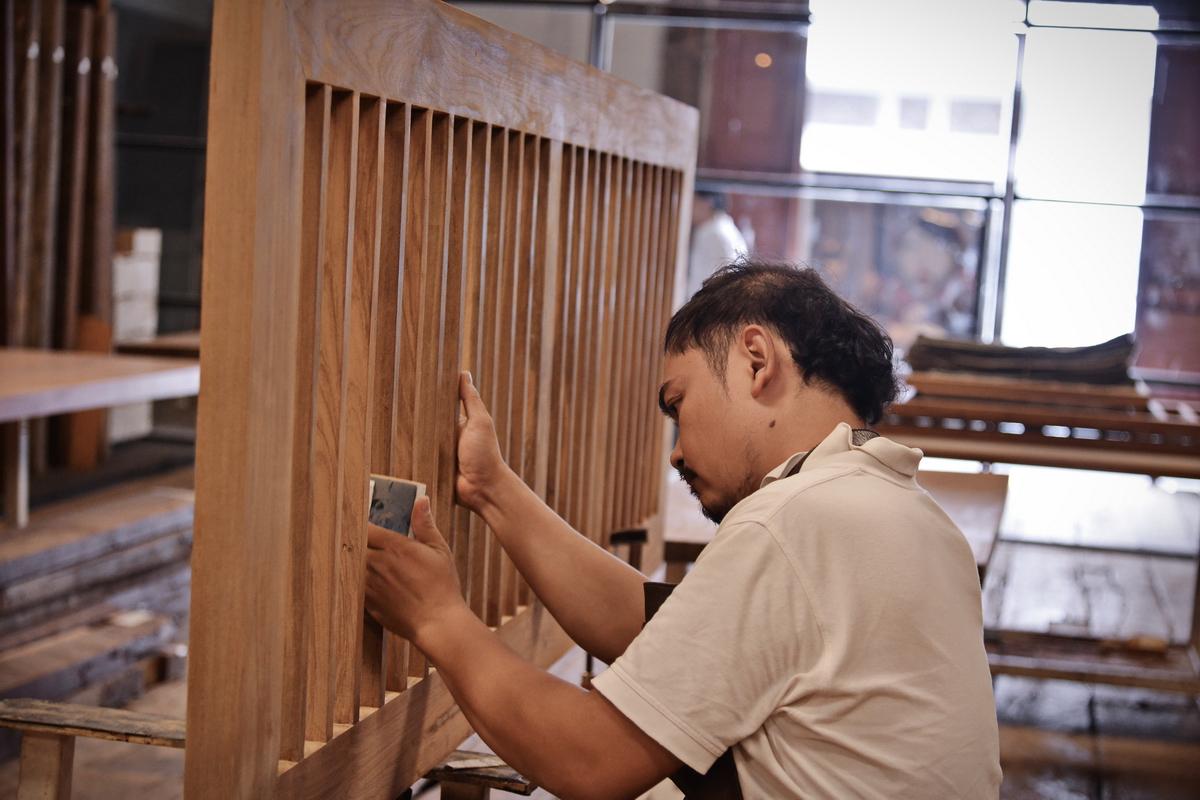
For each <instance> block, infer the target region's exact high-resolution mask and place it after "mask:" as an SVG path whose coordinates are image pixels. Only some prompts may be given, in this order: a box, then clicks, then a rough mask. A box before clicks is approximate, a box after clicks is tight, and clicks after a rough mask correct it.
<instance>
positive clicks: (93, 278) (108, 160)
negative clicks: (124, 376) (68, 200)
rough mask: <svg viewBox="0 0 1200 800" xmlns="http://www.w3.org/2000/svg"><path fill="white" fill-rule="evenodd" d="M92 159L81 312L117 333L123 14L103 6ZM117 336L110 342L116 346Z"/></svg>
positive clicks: (96, 43)
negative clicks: (119, 85) (119, 37)
mask: <svg viewBox="0 0 1200 800" xmlns="http://www.w3.org/2000/svg"><path fill="white" fill-rule="evenodd" d="M93 53H94V56H93V66H94V69H93V71H92V103H91V106H90V109H89V110H90V112H91V130H90V134H91V139H90V143H89V146H90V150H91V152H90V156H89V159H88V163H89V164H90V169H89V170H88V179H87V190H86V191H87V200H86V203H85V206H84V208H85V214H84V228H83V236H84V268H83V271H82V273H81V275H80V301H81V303H80V310H81V312H82V313H84V314H87V315H89V316H91V317H94V318H95V319H96V320H97V321H98V322H100V323H102V324H103V325H105V326H108V328H109V330H111V327H112V303H113V296H112V294H113V291H112V286H113V284H112V261H113V254H114V253H115V248H114V245H113V240H114V238H115V236H116V219H117V216H116V174H115V165H114V162H115V160H116V132H117V128H116V113H117V61H116V58H117V12H116V10H115V9H113V8H112V7H110V6H108V5H101V6H97V10H96V18H95V30H94V31H93ZM111 339H112V337H111V334H110V335H109V341H110V342H111Z"/></svg>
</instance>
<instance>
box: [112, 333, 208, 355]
mask: <svg viewBox="0 0 1200 800" xmlns="http://www.w3.org/2000/svg"><path fill="white" fill-rule="evenodd" d="M117 352H118V353H124V354H125V355H131V356H159V357H162V358H191V359H198V358H200V331H178V332H176V333H164V334H162V335H160V336H155V337H154V338H153V339H147V340H146V341H144V342H121V343H120V344H119V345H117Z"/></svg>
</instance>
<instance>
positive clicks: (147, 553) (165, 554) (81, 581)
mask: <svg viewBox="0 0 1200 800" xmlns="http://www.w3.org/2000/svg"><path fill="white" fill-rule="evenodd" d="M191 550H192V530H191V528H190V527H188V528H185V529H183V530H179V531H175V532H172V533H168V534H166V535H165V536H159V537H156V538H154V539H150V540H149V541H147V542H144V543H142V544H138V545H135V546H133V547H129V548H126V549H124V550H118V551H116V552H113V553H110V554H109V555H106V556H102V557H99V558H95V559H92V560H90V561H86V562H84V563H82V564H77V565H75V566H72V567H67V568H65V569H60V570H57V571H55V572H50V573H46V574H43V575H38V576H37V577H34V578H29V579H27V580H24V581H19V582H16V583H12V584H9V585H7V586H4V587H3V588H0V615H4V614H9V613H11V612H13V611H14V610H17V609H21V608H27V607H29V606H32V605H36V604H38V603H42V602H45V601H48V600H51V599H53V598H55V597H58V596H62V595H70V594H73V593H75V592H78V591H81V590H83V589H86V588H88V587H91V586H95V585H96V584H101V583H107V582H109V581H114V580H119V579H121V578H124V577H127V576H131V575H138V574H140V573H143V572H146V571H148V570H151V569H155V568H158V567H161V566H164V565H167V564H173V563H179V562H183V563H187V558H188V555H189V554H190V553H191Z"/></svg>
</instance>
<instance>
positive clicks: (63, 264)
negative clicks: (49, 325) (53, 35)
mask: <svg viewBox="0 0 1200 800" xmlns="http://www.w3.org/2000/svg"><path fill="white" fill-rule="evenodd" d="M67 51H68V53H67V75H68V76H69V80H68V83H67V91H66V93H65V94H66V97H65V98H64V99H65V103H66V105H65V111H64V115H63V116H64V130H63V163H62V187H61V191H60V192H59V194H60V196H61V198H62V201H61V203H60V205H59V212H58V219H59V222H58V225H59V231H60V234H59V235H60V238H61V244H62V246H61V247H60V248H59V250H58V254H57V258H56V262H57V266H56V270H55V272H56V274H55V281H54V282H55V286H56V292H55V295H56V296H55V304H54V342H53V343H54V346H55V347H58V348H62V349H70V348H72V347H74V346H75V339H76V335H77V334H76V331H77V324H78V323H77V320H78V317H79V282H80V272H81V270H82V264H83V214H84V207H83V201H84V194H85V192H84V188H85V185H86V176H87V164H88V148H87V131H88V118H89V116H90V114H89V109H90V106H91V70H92V59H91V55H92V9H90V8H87V7H83V8H81V7H79V6H76V5H71V6H69V7H68V9H67Z"/></svg>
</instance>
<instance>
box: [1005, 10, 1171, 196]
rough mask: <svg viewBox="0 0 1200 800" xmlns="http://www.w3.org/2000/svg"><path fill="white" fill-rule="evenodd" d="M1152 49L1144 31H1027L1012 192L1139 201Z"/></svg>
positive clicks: (1151, 85) (1143, 179) (1143, 186)
mask: <svg viewBox="0 0 1200 800" xmlns="http://www.w3.org/2000/svg"><path fill="white" fill-rule="evenodd" d="M1155 51H1156V43H1155V39H1154V35H1153V34H1149V33H1132V32H1128V31H1096V30H1032V31H1030V32H1029V38H1028V44H1027V45H1026V50H1025V67H1024V73H1023V75H1022V83H1021V100H1022V102H1021V134H1020V138H1019V146H1018V151H1017V165H1016V181H1017V183H1016V188H1017V192H1018V193H1020V194H1021V195H1022V196H1024V197H1036V198H1046V199H1056V200H1083V201H1088V202H1105V203H1131V204H1137V203H1141V202H1142V201H1143V200H1144V199H1145V196H1146V191H1145V189H1146V154H1147V151H1148V143H1149V133H1150V98H1151V95H1152V93H1153V90H1154V62H1155Z"/></svg>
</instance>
